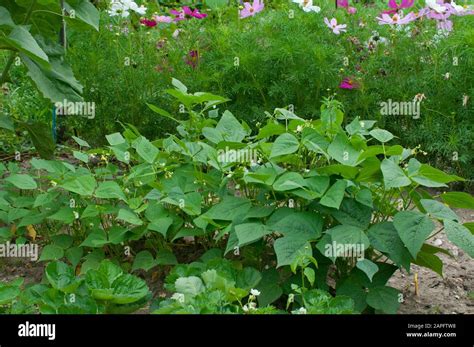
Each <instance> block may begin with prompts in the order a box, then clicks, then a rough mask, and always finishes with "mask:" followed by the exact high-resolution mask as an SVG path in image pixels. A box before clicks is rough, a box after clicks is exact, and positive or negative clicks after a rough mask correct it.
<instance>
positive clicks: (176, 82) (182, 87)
mask: <svg viewBox="0 0 474 347" xmlns="http://www.w3.org/2000/svg"><path fill="white" fill-rule="evenodd" d="M171 84H172V85H173V86H174V87H175V88H176V89H178V90H179V91H180V92H182V93H187V92H188V88H187V87H186V86H185V85H184V84H183V83H182V82H181V81H180V80H178V79H176V78H172V79H171Z"/></svg>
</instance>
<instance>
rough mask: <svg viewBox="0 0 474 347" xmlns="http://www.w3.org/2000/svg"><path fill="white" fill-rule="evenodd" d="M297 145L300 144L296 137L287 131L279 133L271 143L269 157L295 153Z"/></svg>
mask: <svg viewBox="0 0 474 347" xmlns="http://www.w3.org/2000/svg"><path fill="white" fill-rule="evenodd" d="M299 146H300V144H299V142H298V139H297V138H296V137H294V136H293V135H291V134H289V133H285V134H281V135H280V136H278V137H277V139H276V140H275V142H274V143H273V146H272V151H271V153H270V158H275V157H278V156H281V155H286V154H291V153H295V152H296V151H297V150H298V148H299Z"/></svg>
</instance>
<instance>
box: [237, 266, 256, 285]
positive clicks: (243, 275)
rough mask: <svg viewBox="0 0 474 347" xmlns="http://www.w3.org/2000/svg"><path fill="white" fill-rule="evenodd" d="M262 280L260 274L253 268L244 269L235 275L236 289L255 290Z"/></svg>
mask: <svg viewBox="0 0 474 347" xmlns="http://www.w3.org/2000/svg"><path fill="white" fill-rule="evenodd" d="M261 280H262V274H261V273H260V271H258V270H257V269H254V268H253V267H246V268H244V269H243V271H239V273H238V274H237V287H238V288H242V289H245V290H250V289H252V288H256V287H257V286H258V284H259V283H260V281H261Z"/></svg>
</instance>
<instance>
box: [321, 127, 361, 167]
mask: <svg viewBox="0 0 474 347" xmlns="http://www.w3.org/2000/svg"><path fill="white" fill-rule="evenodd" d="M328 154H329V155H330V156H331V157H332V158H333V159H334V160H336V161H338V162H339V163H341V164H343V165H347V166H355V165H356V164H357V160H358V158H359V156H360V151H358V150H356V149H355V148H354V147H353V146H352V145H351V143H350V142H349V140H348V139H347V137H346V136H345V135H343V134H337V135H336V137H335V138H334V140H333V142H332V143H331V144H330V145H329V147H328Z"/></svg>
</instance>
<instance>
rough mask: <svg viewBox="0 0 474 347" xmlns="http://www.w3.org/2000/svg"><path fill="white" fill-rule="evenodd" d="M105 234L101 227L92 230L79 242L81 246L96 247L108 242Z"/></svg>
mask: <svg viewBox="0 0 474 347" xmlns="http://www.w3.org/2000/svg"><path fill="white" fill-rule="evenodd" d="M108 243H109V241H108V240H107V235H106V234H105V232H104V231H103V230H101V229H99V230H94V231H92V232H91V233H90V234H89V235H88V236H87V237H86V239H85V240H84V241H83V242H82V243H81V247H91V248H97V247H102V246H104V245H106V244H108Z"/></svg>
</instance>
